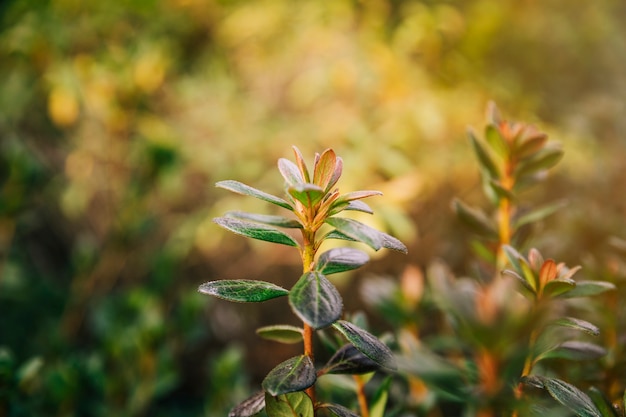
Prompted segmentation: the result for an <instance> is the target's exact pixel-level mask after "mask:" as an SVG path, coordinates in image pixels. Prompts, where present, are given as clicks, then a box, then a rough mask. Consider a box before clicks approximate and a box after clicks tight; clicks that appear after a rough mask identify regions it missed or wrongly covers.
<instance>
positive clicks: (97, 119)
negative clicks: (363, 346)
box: [0, 0, 626, 416]
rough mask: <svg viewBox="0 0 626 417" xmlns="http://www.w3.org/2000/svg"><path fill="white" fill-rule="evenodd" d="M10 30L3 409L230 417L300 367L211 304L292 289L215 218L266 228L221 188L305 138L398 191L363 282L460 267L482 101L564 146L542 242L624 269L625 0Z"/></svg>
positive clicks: (181, 0)
mask: <svg viewBox="0 0 626 417" xmlns="http://www.w3.org/2000/svg"><path fill="white" fill-rule="evenodd" d="M0 13H1V14H0V24H1V26H0V79H1V80H2V87H1V88H0V159H1V162H0V274H1V275H0V416H44V415H45V416H108V415H119V416H143V415H150V416H161V415H163V416H165V415H168V416H177V415H180V416H187V415H199V414H202V413H204V414H205V415H225V414H226V412H227V410H228V409H229V408H230V407H231V406H232V405H233V404H234V403H235V402H237V401H238V400H241V399H242V398H244V397H245V396H246V395H247V393H248V392H249V390H250V385H251V384H252V383H253V382H255V383H256V382H258V381H257V379H258V377H259V376H260V375H263V374H264V373H266V372H267V371H268V370H269V369H270V367H271V363H270V362H271V361H267V356H268V355H272V356H273V357H274V356H275V357H282V358H286V357H289V355H290V351H283V350H279V349H284V348H282V347H278V348H277V347H276V346H275V345H272V344H269V343H268V344H266V343H265V342H261V341H259V340H258V339H257V338H256V337H255V336H254V335H252V336H250V334H251V332H250V329H253V328H255V327H256V326H258V325H262V324H266V323H272V322H275V321H276V320H275V318H276V317H283V316H284V315H285V313H286V312H287V311H288V309H287V307H286V306H283V305H281V304H280V303H270V305H271V306H272V307H273V308H271V309H269V311H268V308H267V306H264V308H263V309H261V310H260V309H259V308H257V307H255V306H252V307H250V306H234V307H233V306H229V305H227V304H226V303H220V302H218V301H214V300H212V299H209V298H207V297H202V296H200V295H199V294H197V293H196V288H197V286H198V284H200V283H201V282H204V281H206V280H208V279H216V278H251V279H268V280H274V281H275V282H277V283H279V284H280V282H287V281H289V282H291V281H290V280H293V279H294V277H297V276H299V272H298V271H297V265H298V262H297V259H295V258H293V256H295V254H293V253H292V252H283V249H280V248H278V249H277V248H275V247H272V246H271V245H269V247H268V246H264V245H259V246H258V247H257V246H256V244H254V243H249V242H246V241H244V240H243V239H238V238H236V237H233V236H230V235H228V234H227V233H226V232H223V231H222V230H220V229H219V228H218V227H216V226H215V225H214V224H212V223H211V221H210V219H211V218H213V217H214V216H216V215H220V214H221V213H223V212H224V211H226V210H232V209H244V210H251V211H257V212H258V211H263V210H267V207H266V206H265V205H263V204H262V203H257V202H255V201H249V200H250V199H238V198H237V197H236V196H232V195H230V194H229V193H224V192H221V191H220V190H217V189H215V188H214V187H213V184H214V183H215V182H216V181H219V180H223V179H237V180H239V181H242V182H244V183H247V184H251V185H254V186H255V187H258V188H261V189H264V190H268V191H270V192H275V193H280V192H281V191H280V177H279V174H278V172H277V170H276V169H275V161H276V159H277V158H279V157H290V149H291V145H296V146H298V147H299V148H300V149H301V150H302V151H303V154H304V155H305V156H311V155H312V154H313V153H314V152H319V151H321V150H323V149H324V148H326V147H332V148H333V149H335V151H336V152H337V154H339V155H341V156H342V157H343V158H344V161H345V170H344V174H343V187H345V189H344V190H343V191H344V192H346V191H350V190H355V189H380V190H382V191H383V192H384V193H385V197H383V198H380V199H378V201H377V205H375V206H374V210H375V211H376V212H377V216H376V217H375V220H374V221H376V222H379V224H376V225H375V226H377V227H379V228H382V229H384V230H387V231H389V232H390V233H392V234H394V235H395V236H398V237H399V238H401V239H403V240H404V241H405V242H407V243H408V244H409V249H410V255H409V258H407V260H405V259H403V258H401V257H397V258H396V257H395V255H394V256H388V257H386V258H380V257H379V258H377V259H376V260H375V261H374V262H373V264H372V265H371V266H370V268H371V271H376V272H383V271H384V272H386V273H390V274H394V273H399V271H401V270H402V267H403V264H404V263H411V264H416V265H424V264H426V263H428V262H430V261H431V260H432V259H434V258H436V257H442V258H443V259H445V260H446V261H447V262H448V263H449V264H450V265H451V266H452V267H453V268H454V269H457V270H464V269H465V268H466V266H467V264H468V247H467V244H466V238H467V234H466V232H465V231H464V230H463V229H462V228H460V227H459V224H458V223H457V222H456V221H455V220H454V217H453V216H452V214H451V213H450V210H449V204H450V200H451V197H452V196H453V195H462V196H463V198H464V199H466V200H468V201H472V200H473V201H474V202H478V203H479V204H480V201H481V200H480V192H479V188H480V185H479V183H480V181H479V178H478V170H477V169H476V166H475V164H474V161H473V156H472V155H471V150H470V148H469V145H468V143H467V141H466V139H465V134H464V131H465V128H466V126H467V125H474V126H479V125H481V124H482V122H483V120H484V114H483V112H484V109H485V105H486V103H487V101H488V100H490V99H494V100H495V101H496V102H497V103H498V105H499V107H500V108H501V109H502V110H503V111H504V113H505V114H507V115H509V116H511V118H513V119H517V120H526V121H533V122H536V123H537V124H539V125H541V127H542V129H543V130H545V131H547V132H548V133H550V135H551V137H552V138H553V139H556V140H559V141H561V142H562V143H563V147H564V150H565V159H564V161H563V163H562V164H560V165H559V168H558V169H557V170H556V172H555V173H554V175H553V176H552V177H551V178H550V180H549V181H548V186H547V187H545V188H543V189H542V190H538V191H535V192H534V194H533V195H532V196H531V198H532V199H533V201H537V202H541V201H543V200H554V199H555V198H556V197H566V198H567V199H568V200H569V206H568V208H567V209H566V210H564V211H563V212H562V213H561V214H560V216H559V217H556V218H551V219H550V221H549V222H545V223H544V224H542V225H541V230H538V231H537V232H538V236H539V238H538V239H537V240H535V241H534V242H533V244H534V245H535V246H538V247H540V248H542V251H544V248H545V249H548V250H549V252H550V256H552V257H554V258H558V259H561V260H563V261H566V262H568V263H571V264H576V263H581V262H582V263H583V264H586V267H585V268H586V269H585V273H587V274H596V275H611V276H615V275H617V276H622V275H623V271H624V270H623V268H622V267H621V263H620V262H621V261H620V259H621V258H620V257H619V254H617V252H616V251H615V250H613V249H610V245H609V243H610V241H611V238H612V237H615V236H616V237H621V238H624V237H626V232H625V231H624V218H625V215H626V200H625V199H624V197H623V195H622V190H623V189H624V182H623V178H626V168H625V165H624V164H623V161H624V158H625V156H626V149H625V147H626V141H625V137H624V132H625V131H626V118H625V117H624V114H626V105H625V97H626V71H624V69H625V68H626V26H625V25H624V24H623V22H624V21H626V4H625V3H624V2H622V1H620V0H602V1H597V2H586V1H580V0H573V1H572V0H570V1H559V0H546V1H541V2H539V1H530V0H527V1H514V0H500V1H490V0H465V1H460V0H458V1H454V0H451V1H445V2H443V1H426V0H424V1H401V0H389V1H384V0H376V1H367V2H356V1H347V0H333V1H313V0H304V1H297V2H292V1H288V0H261V1H255V2H246V1H226V0H223V1H211V0H165V1H156V0H153V1H150V0H129V1H124V2H114V1H111V2H107V1H91V2H82V1H78V0H58V1H54V2H52V1H31V0H24V1H16V0H14V1H8V2H4V3H3V4H2V5H1V6H0ZM242 205H243V206H242ZM246 205H249V206H246ZM287 253H289V255H287ZM581 260H582V261H581ZM363 273H367V271H365V272H363ZM355 281H357V280H354V279H346V280H345V282H344V283H343V285H344V286H345V288H346V289H347V290H348V291H352V289H353V287H354V285H355V284H354V282H355ZM353 294H354V295H353V296H352V297H349V296H346V297H345V298H346V303H347V304H348V307H352V306H358V305H359V304H360V301H359V299H358V296H357V295H356V294H357V292H356V291H353ZM243 346H247V347H248V348H244V347H243ZM270 349H271V350H270ZM246 364H248V366H247V367H246ZM244 369H245V370H244Z"/></svg>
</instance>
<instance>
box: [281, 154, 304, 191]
mask: <svg viewBox="0 0 626 417" xmlns="http://www.w3.org/2000/svg"><path fill="white" fill-rule="evenodd" d="M278 170H279V171H280V174H281V175H282V176H283V178H284V179H285V181H286V182H287V184H289V185H297V184H303V183H304V178H302V174H301V173H300V170H299V169H298V167H297V166H296V164H294V163H293V162H291V161H290V160H288V159H285V158H280V159H279V160H278Z"/></svg>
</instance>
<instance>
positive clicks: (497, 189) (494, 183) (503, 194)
mask: <svg viewBox="0 0 626 417" xmlns="http://www.w3.org/2000/svg"><path fill="white" fill-rule="evenodd" d="M488 184H489V186H490V187H491V189H492V190H493V192H494V193H495V194H496V195H497V196H498V200H501V199H503V198H506V199H507V200H511V201H513V200H515V195H514V194H513V192H511V190H507V189H506V188H504V187H503V186H502V184H500V181H498V180H494V179H490V180H489V183H488Z"/></svg>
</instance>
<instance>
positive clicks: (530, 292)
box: [502, 269, 535, 297]
mask: <svg viewBox="0 0 626 417" xmlns="http://www.w3.org/2000/svg"><path fill="white" fill-rule="evenodd" d="M502 275H504V276H507V277H511V278H513V279H515V281H517V282H519V283H520V284H521V285H522V291H523V294H524V295H526V296H529V297H530V296H534V295H535V290H534V288H533V287H532V285H530V284H529V283H528V281H526V279H524V278H523V277H522V276H521V275H520V274H518V273H517V272H515V271H512V270H510V269H505V270H504V271H502Z"/></svg>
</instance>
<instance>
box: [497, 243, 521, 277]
mask: <svg viewBox="0 0 626 417" xmlns="http://www.w3.org/2000/svg"><path fill="white" fill-rule="evenodd" d="M502 250H503V251H504V254H505V255H506V257H507V259H508V260H509V262H510V263H511V265H512V266H513V268H515V269H516V270H517V271H520V270H521V269H522V266H521V265H520V259H522V258H523V256H522V255H521V254H520V253H519V252H518V251H517V250H516V249H515V248H514V247H513V246H510V245H503V246H502Z"/></svg>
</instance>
